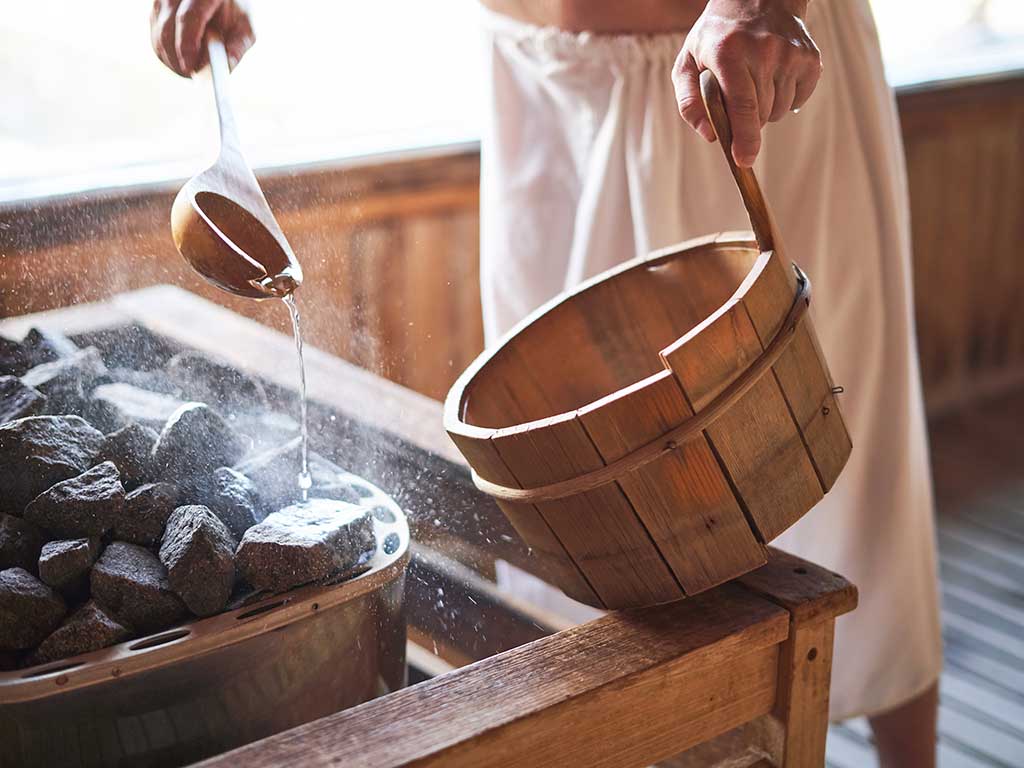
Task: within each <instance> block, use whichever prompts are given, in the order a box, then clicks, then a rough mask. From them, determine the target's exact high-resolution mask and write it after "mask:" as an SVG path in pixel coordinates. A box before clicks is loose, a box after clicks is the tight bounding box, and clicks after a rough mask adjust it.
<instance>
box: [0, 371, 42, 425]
mask: <svg viewBox="0 0 1024 768" xmlns="http://www.w3.org/2000/svg"><path fill="white" fill-rule="evenodd" d="M45 406H46V395H44V394H43V393H42V392H40V391H39V390H38V389H36V388H35V387H30V386H29V385H28V384H25V383H24V382H22V380H21V379H19V378H18V377H17V376H0V424H5V423H6V422H8V421H14V420H15V419H23V418H25V417H26V416H37V415H39V413H41V412H42V410H43V408H44V407H45Z"/></svg>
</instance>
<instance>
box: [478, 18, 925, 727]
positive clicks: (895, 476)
mask: <svg viewBox="0 0 1024 768" xmlns="http://www.w3.org/2000/svg"><path fill="white" fill-rule="evenodd" d="M484 18H485V27H486V30H487V37H488V45H487V51H488V66H489V77H490V82H491V88H490V95H489V98H490V105H489V113H490V118H489V121H488V124H487V125H486V126H485V130H484V139H483V160H482V163H483V170H482V191H481V194H482V214H481V227H482V235H481V237H482V258H481V281H482V292H483V308H484V321H485V328H486V332H487V337H488V339H489V341H493V340H494V339H496V338H497V337H498V336H499V335H500V334H501V333H503V332H504V331H505V330H507V329H508V328H509V327H510V326H512V325H513V324H515V323H516V322H517V321H519V320H520V319H522V317H523V316H524V315H526V314H527V313H528V312H529V311H531V310H532V309H534V308H535V307H537V306H538V305H540V304H541V303H543V302H544V301H546V300H548V299H549V298H551V297H552V296H554V295H556V294H557V293H559V292H560V291H562V290H563V289H566V288H571V287H572V286H574V285H575V284H577V283H578V282H579V281H581V280H583V279H585V278H587V277H589V276H591V275H594V274H596V273H598V272H601V271H603V270H605V269H607V268H609V267H611V266H613V265H615V264H617V263H619V262H621V261H623V260H624V259H628V258H631V257H633V256H637V255H644V254H646V253H647V252H649V251H651V250H653V249H655V248H660V247H663V246H666V245H671V244H673V243H677V242H679V241H682V240H685V239H687V238H691V237H697V236H700V235H705V234H709V233H712V232H717V231H721V230H735V229H749V222H748V220H747V219H746V217H745V214H744V211H743V209H742V206H741V203H740V200H739V195H738V193H737V191H736V189H735V187H734V185H733V181H732V178H731V176H730V174H729V172H728V170H727V168H726V165H725V163H724V160H723V158H722V156H721V153H720V150H719V149H718V147H715V146H712V145H709V144H707V143H705V142H704V141H702V140H701V139H700V138H699V137H698V136H696V135H695V134H694V133H693V132H692V131H691V130H690V129H689V128H688V127H686V126H685V125H684V124H683V123H682V121H681V120H680V118H679V117H678V115H677V113H676V108H675V97H674V93H673V89H672V85H671V81H670V70H671V66H672V63H673V60H674V58H675V55H676V53H677V52H678V50H679V48H680V45H681V43H682V37H681V36H679V35H664V36H651V37H638V36H636V37H634V36H594V35H588V34H582V35H573V34H568V33H564V32H560V31H557V30H548V29H539V28H535V27H530V26H528V25H524V24H519V23H517V22H514V21H511V20H509V19H506V18H504V17H501V16H497V15H495V14H491V13H484ZM808 26H809V28H810V31H811V33H812V35H813V36H814V38H815V40H816V41H817V42H818V45H819V47H820V48H821V50H822V53H823V56H824V62H825V66H824V73H823V76H822V80H821V82H820V84H819V85H818V88H817V90H816V91H815V93H814V95H813V96H812V97H811V99H810V101H809V102H808V103H807V105H806V106H805V107H804V108H803V109H802V110H801V112H800V114H799V115H798V116H788V117H787V118H786V119H784V120H783V121H782V122H780V123H774V124H771V125H769V126H768V128H767V129H766V131H765V134H764V143H763V148H762V150H761V154H760V157H759V158H758V161H757V165H756V171H757V173H758V176H759V178H760V179H761V181H762V184H763V186H764V188H765V193H766V195H767V198H768V201H769V203H770V205H772V206H773V208H774V211H775V213H776V216H777V219H778V223H779V227H780V230H781V233H782V237H783V238H784V240H785V243H786V246H787V250H788V253H789V255H790V257H791V258H794V259H795V260H796V261H797V262H798V263H799V264H800V265H801V266H802V267H803V268H804V269H805V270H806V271H807V273H808V274H809V275H810V277H811V280H812V281H813V282H814V295H815V299H814V301H813V302H812V307H811V311H812V315H813V317H814V321H815V325H816V327H817V331H818V335H819V338H820V340H821V344H822V347H823V348H824V350H825V354H826V357H827V359H828V361H829V364H830V368H831V370H832V374H833V378H834V380H835V381H836V383H837V384H840V385H842V386H843V387H845V391H846V393H845V395H843V396H842V399H841V406H842V409H843V414H844V416H845V419H846V423H847V425H848V427H849V430H850V433H851V435H852V438H853V445H854V448H853V454H852V456H851V458H850V461H849V464H848V465H847V467H846V470H845V471H844V473H843V474H842V476H841V477H840V479H839V481H838V482H837V484H836V486H835V487H834V488H833V490H832V491H831V493H829V495H828V496H827V497H826V498H825V499H824V500H823V501H822V502H821V503H820V504H818V506H817V507H816V508H815V509H814V510H812V511H811V512H810V513H808V515H806V516H805V517H804V518H803V519H802V520H801V521H800V522H799V523H798V524H797V525H795V526H794V527H793V528H792V529H790V530H789V531H787V532H786V533H785V534H783V535H782V536H781V537H780V538H779V539H777V540H776V541H775V542H774V544H775V545H776V546H779V547H781V548H783V549H786V550H789V551H791V552H794V553H796V554H798V555H800V556H802V557H806V558H807V559H809V560H812V561H814V562H816V563H820V564H822V565H824V566H825V567H828V568H831V569H833V570H835V571H837V572H839V573H841V574H843V575H844V576H846V577H847V578H849V579H850V580H851V581H852V582H853V583H854V584H856V585H857V587H858V588H859V590H860V607H859V608H857V610H856V611H854V612H853V613H851V614H849V615H847V616H844V617H842V618H840V619H839V620H838V623H837V632H836V650H835V663H834V669H833V675H832V684H833V686H832V698H831V701H832V716H833V717H834V718H836V719H841V718H844V717H849V716H853V715H855V714H864V713H875V712H880V711H883V710H885V709H889V708H891V707H893V706H896V705H898V704H900V703H902V702H903V701H905V700H907V699H909V698H911V697H912V696H914V695H916V694H917V693H919V692H921V691H923V690H924V689H926V688H927V687H928V686H930V685H931V684H932V683H933V682H934V681H935V680H936V679H937V676H938V674H939V671H940V668H941V664H942V648H941V635H940V627H939V610H938V595H937V582H936V559H935V532H934V520H933V505H932V495H931V481H930V476H929V460H928V446H927V440H926V426H925V417H924V410H923V402H922V396H921V383H920V374H919V370H918V364H917V348H916V341H915V335H914V322H913V296H912V286H911V254H910V221H909V209H908V200H907V182H906V176H905V169H904V159H903V148H902V145H901V139H900V133H899V127H898V122H897V116H896V110H895V104H894V100H893V96H892V93H891V91H890V89H889V88H888V86H887V85H886V83H885V78H884V73H883V69H882V61H881V57H880V53H879V47H878V36H877V33H876V30H875V27H874V21H873V19H872V18H871V14H870V10H869V9H868V5H867V2H866V0H818V2H815V3H812V5H811V10H810V15H809V18H808ZM499 583H500V584H502V585H503V586H505V587H506V588H508V589H509V590H510V591H513V592H515V593H516V594H518V595H519V596H520V597H523V598H526V599H529V600H533V601H535V602H537V603H539V604H541V605H542V606H544V607H546V608H547V609H550V610H556V611H558V612H560V613H562V614H563V615H564V616H566V617H569V618H571V619H573V620H578V621H582V620H586V619H588V618H590V617H591V616H593V615H594V613H595V612H594V610H593V609H590V608H588V607H586V606H583V605H581V604H579V603H575V602H574V601H571V600H569V599H568V598H566V597H565V596H564V595H562V594H561V593H560V592H559V591H558V590H556V589H553V588H551V587H549V586H547V585H545V584H543V583H542V582H539V581H538V580H537V579H535V578H533V577H532V576H530V575H528V574H525V573H523V572H522V571H518V570H517V569H514V568H512V567H511V566H508V565H507V564H505V563H499Z"/></svg>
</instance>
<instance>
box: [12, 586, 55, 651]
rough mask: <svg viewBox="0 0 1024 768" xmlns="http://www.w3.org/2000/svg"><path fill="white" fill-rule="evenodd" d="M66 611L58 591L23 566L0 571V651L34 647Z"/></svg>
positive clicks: (53, 628)
mask: <svg viewBox="0 0 1024 768" xmlns="http://www.w3.org/2000/svg"><path fill="white" fill-rule="evenodd" d="M66 612H67V608H66V607H65V605H64V601H63V600H62V599H61V597H60V595H58V594H57V593H56V592H54V591H53V590H52V589H50V588H49V587H48V586H46V585H45V584H43V582H41V581H39V579H37V578H36V577H35V576H33V575H32V574H31V573H29V572H28V571H26V570H25V569H23V568H8V569H7V570H5V571H0V651H18V650H23V649H25V648H34V647H35V646H37V645H39V643H40V642H42V640H43V638H45V637H46V636H47V635H49V634H50V633H51V632H53V630H55V629H56V628H57V625H58V624H60V620H61V619H63V618H64V614H65V613H66Z"/></svg>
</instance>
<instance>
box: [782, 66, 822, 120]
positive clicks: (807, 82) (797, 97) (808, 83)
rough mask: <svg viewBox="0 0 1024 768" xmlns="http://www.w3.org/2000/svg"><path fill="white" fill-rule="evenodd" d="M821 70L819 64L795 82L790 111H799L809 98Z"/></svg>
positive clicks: (819, 77)
mask: <svg viewBox="0 0 1024 768" xmlns="http://www.w3.org/2000/svg"><path fill="white" fill-rule="evenodd" d="M821 69H822V67H821V64H820V63H819V64H818V66H817V67H813V68H812V69H811V71H810V72H808V73H807V74H806V75H804V76H803V77H801V78H799V79H798V80H797V81H796V83H795V84H794V90H793V106H792V107H790V109H800V108H801V107H803V105H804V104H806V103H807V100H808V99H809V98H811V94H812V93H814V88H815V86H817V84H818V80H820V79H821Z"/></svg>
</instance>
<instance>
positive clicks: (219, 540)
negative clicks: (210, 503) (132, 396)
mask: <svg viewBox="0 0 1024 768" xmlns="http://www.w3.org/2000/svg"><path fill="white" fill-rule="evenodd" d="M236 546H237V542H236V541H235V538H234V536H232V535H231V531H229V530H228V528H227V526H226V525H224V523H222V522H221V521H220V518H218V517H217V516H216V515H215V514H213V512H211V511H210V509H209V508H208V507H204V506H202V505H199V504H190V505H187V506H184V507H178V508H177V509H176V510H174V513H173V514H172V515H171V517H170V519H169V520H168V521H167V529H166V530H165V531H164V537H163V541H162V543H161V544H160V562H161V563H163V564H164V567H165V568H167V578H168V581H169V583H170V585H171V589H173V590H174V591H175V593H177V595H178V596H179V597H180V598H181V599H182V600H183V601H184V603H185V605H186V606H188V609H189V610H190V611H192V613H194V614H196V615H197V616H212V615H213V614H215V613H219V612H220V611H222V610H224V606H225V605H226V604H227V602H228V598H229V597H231V590H232V588H233V587H234V585H235V557H234V553H235V547H236Z"/></svg>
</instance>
